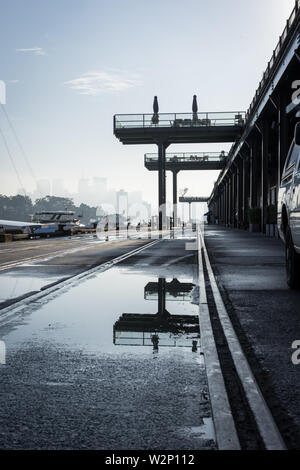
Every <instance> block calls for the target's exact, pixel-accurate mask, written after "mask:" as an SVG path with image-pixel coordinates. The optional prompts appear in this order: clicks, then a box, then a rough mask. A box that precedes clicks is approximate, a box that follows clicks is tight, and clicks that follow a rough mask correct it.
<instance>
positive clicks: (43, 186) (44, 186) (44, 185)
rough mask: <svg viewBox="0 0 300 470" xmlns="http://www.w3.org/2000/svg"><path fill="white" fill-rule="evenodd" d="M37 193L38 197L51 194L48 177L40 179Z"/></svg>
mask: <svg viewBox="0 0 300 470" xmlns="http://www.w3.org/2000/svg"><path fill="white" fill-rule="evenodd" d="M36 193H37V196H38V197H45V196H50V194H51V185H50V181H49V180H46V179H42V180H38V182H37V189H36Z"/></svg>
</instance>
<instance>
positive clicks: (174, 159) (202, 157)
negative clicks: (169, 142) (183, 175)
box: [145, 151, 228, 163]
mask: <svg viewBox="0 0 300 470" xmlns="http://www.w3.org/2000/svg"><path fill="white" fill-rule="evenodd" d="M227 157H228V153H227V152H223V151H222V152H197V153H168V154H167V155H166V163H194V162H225V161H226V160H227ZM157 161H158V155H157V154H156V153H146V154H145V163H151V162H157Z"/></svg>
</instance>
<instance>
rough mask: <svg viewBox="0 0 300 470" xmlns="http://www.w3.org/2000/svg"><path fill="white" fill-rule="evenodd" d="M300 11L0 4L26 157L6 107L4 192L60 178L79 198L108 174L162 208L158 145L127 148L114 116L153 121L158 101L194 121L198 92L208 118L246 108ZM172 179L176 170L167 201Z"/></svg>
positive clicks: (191, 2)
mask: <svg viewBox="0 0 300 470" xmlns="http://www.w3.org/2000/svg"><path fill="white" fill-rule="evenodd" d="M294 3H295V2H294V0H248V1H246V0H244V1H240V0H211V1H208V0H186V1H182V0H151V1H146V0H43V1H41V0H0V18H1V28H0V39H1V40H0V56H1V65H0V80H2V81H3V82H4V83H5V84H6V104H5V105H4V107H5V111H6V113H7V115H8V116H9V118H10V120H11V123H12V126H13V129H14V130H15V132H16V134H17V137H18V140H19V142H20V143H21V147H22V149H23V151H21V149H20V146H19V145H18V144H17V141H16V138H15V135H14V133H13V131H12V128H11V127H10V126H9V124H8V121H7V119H6V116H5V114H4V112H3V109H0V129H1V131H2V134H1V135H0V163H1V173H0V193H2V194H15V193H16V192H17V190H18V188H20V186H21V185H22V186H23V187H24V188H25V189H26V191H27V192H32V191H33V190H34V189H35V181H36V180H39V179H49V180H53V179H55V178H60V179H63V180H64V184H65V187H66V188H67V189H68V190H69V191H71V192H72V191H73V192H76V191H77V181H78V180H79V179H80V178H93V177H95V176H100V177H107V178H108V184H109V187H110V188H114V189H117V190H119V189H121V188H122V189H125V190H127V191H143V196H144V199H145V200H147V201H149V202H151V203H153V204H156V203H157V174H156V173H154V172H148V171H147V170H146V169H145V168H144V153H146V152H156V146H154V145H147V146H143V145H139V146H124V145H122V144H121V143H120V142H119V141H118V140H117V139H116V138H115V137H114V136H113V115H114V114H122V113H124V114H126V113H127V114H135V113H151V112H152V103H153V96H154V95H157V96H158V100H159V106H160V112H165V113H172V112H191V106H192V98H193V95H194V94H196V95H197V97H198V106H199V111H205V112H209V111H243V110H245V111H246V110H247V109H248V107H249V104H250V102H251V101H252V98H253V96H254V93H255V90H256V88H257V86H258V83H259V81H260V79H261V77H262V74H263V72H264V70H265V69H266V66H267V62H268V60H269V59H270V57H271V55H272V52H273V49H274V48H275V46H276V44H277V42H278V39H279V36H280V34H281V33H282V31H283V29H284V26H285V22H286V20H287V18H288V17H289V15H290V13H291V11H292V8H293V6H294ZM3 136H4V139H5V142H6V144H5V142H4V140H3ZM229 147H230V145H228V144H213V145H212V144H210V145H207V144H206V145H204V144H193V145H172V146H171V147H169V149H168V151H170V152H173V151H178V152H179V151H181V152H185V151H187V152H189V151H192V152H197V151H220V150H222V149H224V150H228V149H229ZM8 152H9V153H8ZM24 154H25V157H26V158H24ZM26 160H27V162H29V164H27V163H26ZM14 167H15V168H16V171H15V169H14ZM31 169H32V171H31ZM217 176H218V172H181V173H179V176H178V187H179V189H181V188H185V187H187V188H189V193H188V194H189V195H191V196H206V195H209V194H210V193H211V190H212V187H213V183H214V181H216V179H217ZM171 182H172V175H171V173H169V172H168V173H167V193H168V194H167V197H168V199H171V197H172V196H171V194H172V192H171V191H172V187H171Z"/></svg>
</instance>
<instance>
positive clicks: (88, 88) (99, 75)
mask: <svg viewBox="0 0 300 470" xmlns="http://www.w3.org/2000/svg"><path fill="white" fill-rule="evenodd" d="M139 83H140V77H139V76H138V75H130V74H128V73H127V72H114V73H108V72H89V73H86V74H84V75H83V76H82V77H79V78H75V79H74V80H70V81H68V82H65V83H64V84H65V85H67V86H69V87H70V88H72V89H73V90H77V91H79V92H80V94H81V95H99V94H101V93H106V92H116V91H120V92H122V91H126V90H129V89H130V88H133V87H135V86H137V85H139Z"/></svg>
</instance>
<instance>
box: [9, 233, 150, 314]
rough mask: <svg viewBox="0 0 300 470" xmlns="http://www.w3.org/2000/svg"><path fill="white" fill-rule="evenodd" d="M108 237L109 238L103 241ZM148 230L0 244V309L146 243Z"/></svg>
mask: <svg viewBox="0 0 300 470" xmlns="http://www.w3.org/2000/svg"><path fill="white" fill-rule="evenodd" d="M107 239H108V241H106V240H107ZM148 241H151V240H148V234H147V235H146V236H144V235H143V234H141V235H140V234H133V235H131V237H130V239H128V238H127V236H119V237H117V236H116V235H115V234H109V235H108V236H106V235H100V236H99V237H97V236H93V235H86V236H80V237H72V238H71V237H62V238H53V239H42V240H26V241H23V242H15V243H3V244H1V246H0V310H1V308H5V307H7V306H8V305H10V304H12V303H13V302H14V301H16V300H19V299H21V298H22V297H23V296H24V295H27V294H29V293H34V292H37V291H39V290H40V289H41V288H45V287H46V286H48V285H51V284H53V283H56V282H58V281H62V280H64V279H67V278H69V277H72V276H75V275H77V274H79V273H82V272H84V271H86V270H87V269H90V268H92V267H94V266H97V265H99V264H102V263H106V262H107V261H109V260H110V259H111V258H114V257H117V256H120V255H122V254H124V253H126V252H127V251H130V250H133V249H135V248H137V247H139V246H142V245H144V244H145V243H148Z"/></svg>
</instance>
